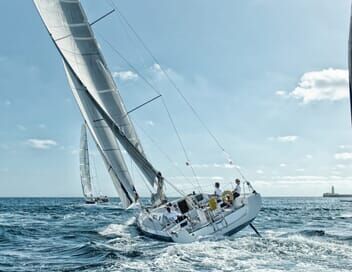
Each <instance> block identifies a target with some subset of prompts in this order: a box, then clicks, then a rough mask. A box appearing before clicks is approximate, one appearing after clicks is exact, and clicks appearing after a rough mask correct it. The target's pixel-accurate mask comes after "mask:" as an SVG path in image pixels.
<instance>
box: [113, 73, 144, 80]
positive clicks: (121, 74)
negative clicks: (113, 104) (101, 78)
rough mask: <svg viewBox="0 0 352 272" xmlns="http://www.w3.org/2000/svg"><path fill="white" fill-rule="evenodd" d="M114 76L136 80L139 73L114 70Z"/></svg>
mask: <svg viewBox="0 0 352 272" xmlns="http://www.w3.org/2000/svg"><path fill="white" fill-rule="evenodd" d="M112 76H113V77H116V78H119V79H121V80H123V81H128V80H136V79H137V78H138V75H137V74H136V73H134V72H132V71H121V72H113V73H112Z"/></svg>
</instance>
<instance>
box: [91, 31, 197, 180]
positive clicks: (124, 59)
mask: <svg viewBox="0 0 352 272" xmlns="http://www.w3.org/2000/svg"><path fill="white" fill-rule="evenodd" d="M97 34H98V35H99V36H100V38H101V39H102V40H103V41H104V42H105V43H106V44H107V45H109V47H110V48H111V49H112V50H113V52H115V53H116V54H117V55H118V56H119V57H120V58H121V59H122V60H123V61H124V62H126V63H127V65H128V66H129V67H130V68H131V69H132V70H133V71H134V72H135V73H136V74H137V75H138V76H139V77H140V78H141V79H142V80H143V81H144V82H145V83H146V84H147V85H148V86H149V87H150V88H152V89H153V90H154V91H155V92H156V93H157V94H158V95H160V96H161V95H162V94H161V92H160V91H159V90H158V89H157V88H156V87H155V86H154V85H153V84H151V83H150V82H149V80H148V79H146V78H145V77H144V76H143V75H142V74H141V73H140V72H139V71H138V69H137V68H136V67H135V66H134V65H133V64H132V63H130V62H129V61H128V60H127V59H126V58H125V57H124V56H123V55H122V54H121V53H120V51H119V50H117V49H116V48H115V47H114V46H113V44H112V43H111V42H109V41H108V40H107V39H105V38H104V37H103V35H102V34H100V33H99V32H97ZM161 101H162V104H163V106H164V108H165V110H166V112H167V115H168V118H169V120H170V123H171V125H172V127H173V129H174V131H175V133H176V135H177V138H178V140H179V143H180V145H181V147H182V150H183V153H184V155H185V158H186V160H187V163H188V165H189V166H190V167H191V169H192V173H193V175H194V177H195V179H196V180H197V183H198V184H199V181H198V178H197V175H196V172H195V170H194V168H193V167H192V165H191V163H190V160H189V158H188V155H187V152H186V148H185V146H184V144H183V142H182V139H181V136H180V134H179V133H178V130H177V128H176V125H175V122H174V120H173V118H172V116H171V113H170V111H169V109H168V107H167V105H166V102H165V99H164V97H163V96H161ZM199 187H200V186H199Z"/></svg>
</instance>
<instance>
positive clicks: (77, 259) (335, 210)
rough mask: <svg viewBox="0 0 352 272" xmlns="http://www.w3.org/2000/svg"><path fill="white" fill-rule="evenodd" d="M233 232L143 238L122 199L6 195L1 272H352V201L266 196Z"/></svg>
mask: <svg viewBox="0 0 352 272" xmlns="http://www.w3.org/2000/svg"><path fill="white" fill-rule="evenodd" d="M254 225H255V226H256V227H257V229H258V230H259V231H260V232H261V234H262V236H263V238H258V237H256V236H255V235H254V234H253V231H252V230H251V229H249V228H246V229H245V230H243V231H241V232H240V233H238V234H235V235H234V236H232V237H226V238H221V237H220V238H216V239H215V238H212V239H205V240H202V241H199V242H195V243H192V244H173V243H166V242H160V241H156V240H152V239H150V238H146V237H144V236H141V235H140V234H139V233H138V231H137V229H136V227H135V225H134V220H133V211H132V210H130V211H124V210H123V209H121V208H120V206H119V203H118V201H117V200H116V199H113V200H112V202H111V203H109V204H107V205H86V204H84V203H83V199H79V198H2V199H0V271H18V272H19V271H305V272H312V271H324V272H327V271H352V202H349V201H341V199H323V198H264V203H263V208H262V211H261V212H260V214H259V216H258V217H257V219H256V220H255V221H254Z"/></svg>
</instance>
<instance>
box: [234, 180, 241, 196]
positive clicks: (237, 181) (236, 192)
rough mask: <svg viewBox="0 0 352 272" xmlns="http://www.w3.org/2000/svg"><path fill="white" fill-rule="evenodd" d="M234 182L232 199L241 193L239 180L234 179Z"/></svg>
mask: <svg viewBox="0 0 352 272" xmlns="http://www.w3.org/2000/svg"><path fill="white" fill-rule="evenodd" d="M235 183H236V186H235V190H234V191H233V199H235V198H236V197H239V196H240V195H241V185H240V184H241V181H240V180H239V179H236V180H235Z"/></svg>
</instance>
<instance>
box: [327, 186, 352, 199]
mask: <svg viewBox="0 0 352 272" xmlns="http://www.w3.org/2000/svg"><path fill="white" fill-rule="evenodd" d="M323 197H352V194H351V195H349V194H336V193H335V187H334V186H331V193H324V194H323Z"/></svg>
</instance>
